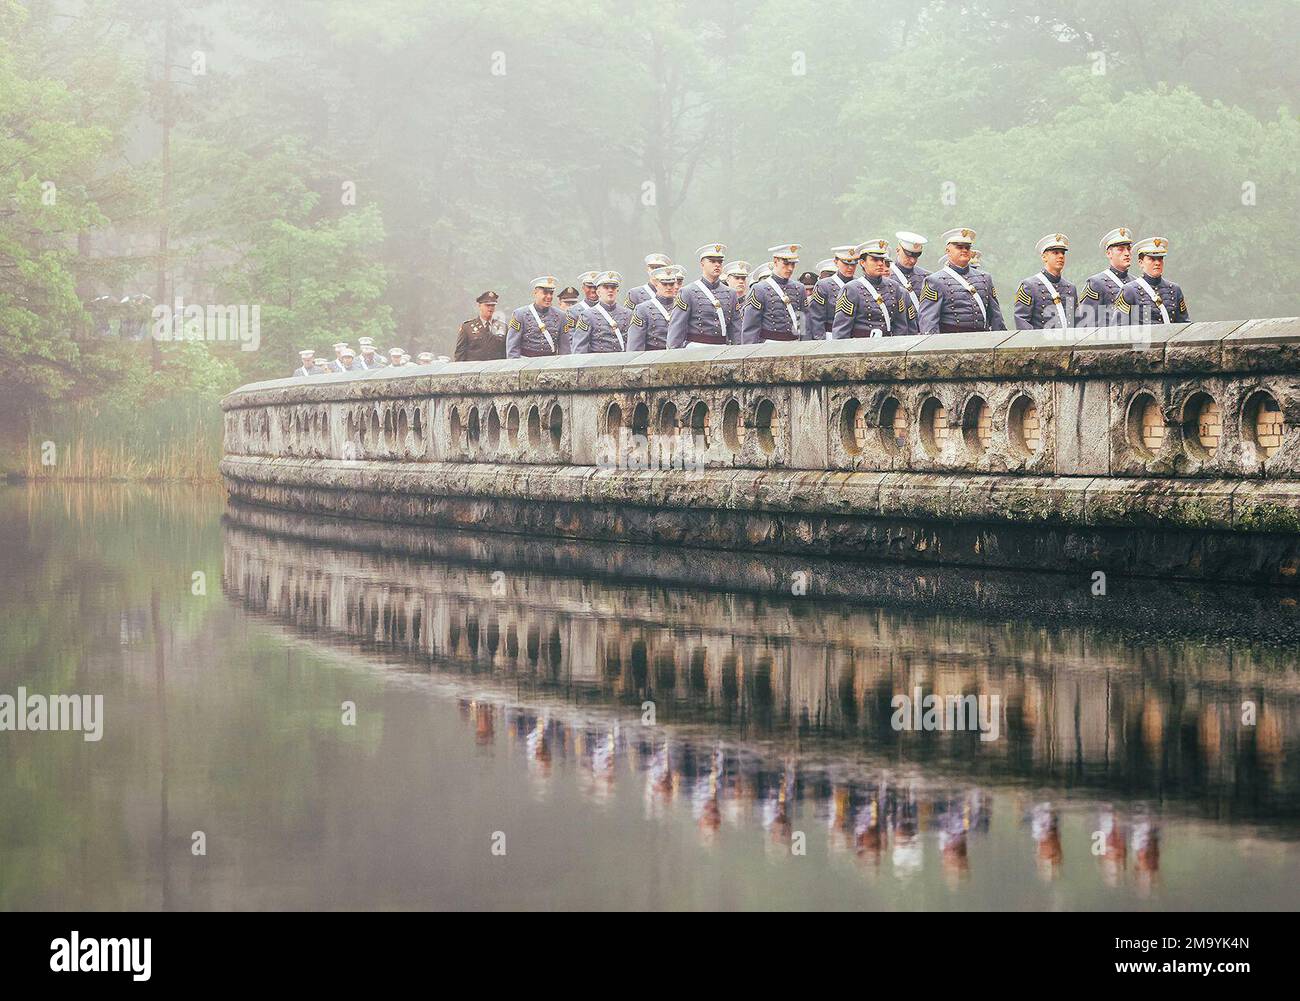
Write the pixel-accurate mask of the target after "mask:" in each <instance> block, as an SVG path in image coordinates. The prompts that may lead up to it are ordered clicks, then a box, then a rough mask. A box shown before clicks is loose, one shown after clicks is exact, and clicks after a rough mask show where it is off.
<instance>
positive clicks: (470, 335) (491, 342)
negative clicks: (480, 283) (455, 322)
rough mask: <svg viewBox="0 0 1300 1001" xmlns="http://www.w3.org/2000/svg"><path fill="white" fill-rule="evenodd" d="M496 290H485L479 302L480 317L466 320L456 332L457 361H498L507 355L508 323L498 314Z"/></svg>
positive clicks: (477, 300)
mask: <svg viewBox="0 0 1300 1001" xmlns="http://www.w3.org/2000/svg"><path fill="white" fill-rule="evenodd" d="M500 298H501V297H500V296H499V295H497V294H496V293H495V292H484V293H483V294H482V295H480V296H479V297H478V298H477V299H475V300H474V301H475V302H477V303H478V317H477V318H476V319H473V320H466V321H465V322H464V323H462V324H461V325H460V330H458V331H457V332H456V354H455V359H456V361H496V360H497V359H498V358H504V357H505V356H506V325H505V324H504V323H502V322H501V320H500V319H498V318H497V316H496V311H497V300H499V299H500Z"/></svg>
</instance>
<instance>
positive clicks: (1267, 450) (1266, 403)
mask: <svg viewBox="0 0 1300 1001" xmlns="http://www.w3.org/2000/svg"><path fill="white" fill-rule="evenodd" d="M1241 428H1242V432H1243V433H1244V434H1245V436H1246V440H1247V441H1250V442H1252V443H1253V444H1254V446H1255V451H1256V452H1258V453H1259V457H1260V458H1261V459H1267V458H1269V456H1271V455H1273V453H1275V452H1276V451H1277V450H1278V449H1279V448H1281V447H1282V437H1283V435H1284V434H1285V433H1286V424H1285V422H1284V421H1283V420H1282V407H1281V406H1280V405H1279V404H1278V402H1277V400H1276V399H1274V397H1273V394H1272V393H1269V392H1267V391H1265V390H1263V389H1260V390H1256V391H1255V392H1253V393H1251V394H1250V396H1249V397H1247V399H1246V405H1245V406H1244V407H1242V410H1241Z"/></svg>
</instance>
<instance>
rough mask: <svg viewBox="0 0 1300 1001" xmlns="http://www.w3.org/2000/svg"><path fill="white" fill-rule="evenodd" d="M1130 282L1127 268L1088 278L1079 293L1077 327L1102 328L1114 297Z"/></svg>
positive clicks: (1110, 269)
mask: <svg viewBox="0 0 1300 1001" xmlns="http://www.w3.org/2000/svg"><path fill="white" fill-rule="evenodd" d="M1132 280H1133V279H1131V278H1130V277H1129V273H1128V269H1127V268H1125V269H1124V270H1123V271H1116V270H1115V269H1114V268H1107V269H1106V270H1105V271H1098V272H1097V273H1096V274H1095V275H1093V276H1092V277H1090V278H1089V279H1088V280H1087V281H1086V282H1084V283H1083V288H1082V289H1081V290H1080V292H1079V318H1078V325H1079V326H1081V327H1104V326H1105V325H1106V321H1107V318H1108V317H1109V316H1110V315H1111V313H1112V312H1113V310H1112V309H1111V307H1112V306H1113V305H1115V297H1116V296H1117V295H1119V293H1120V289H1122V288H1123V287H1124V286H1125V285H1127V284H1128V283H1129V282H1130V281H1132Z"/></svg>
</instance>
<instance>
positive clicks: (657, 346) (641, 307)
mask: <svg viewBox="0 0 1300 1001" xmlns="http://www.w3.org/2000/svg"><path fill="white" fill-rule="evenodd" d="M655 301H657V302H658V303H659V306H662V307H663V308H664V313H667V314H668V318H667V319H665V318H664V314H663V313H661V312H659V306H656V305H655ZM655 301H652V300H650V299H647V300H646V301H645V302H642V303H639V304H638V305H637V307H636V309H634V310H632V329H631V330H629V331H628V333H627V349H628V350H629V351H659V350H662V349H663V348H666V347H668V322H669V320H671V319H672V317H673V310H674V309H676V307H675V306H674V305H673V300H672V299H664V298H663V297H662V296H655Z"/></svg>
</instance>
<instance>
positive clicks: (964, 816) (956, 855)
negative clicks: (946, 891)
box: [935, 803, 970, 886]
mask: <svg viewBox="0 0 1300 1001" xmlns="http://www.w3.org/2000/svg"><path fill="white" fill-rule="evenodd" d="M935 822H936V824H937V826H938V828H939V854H940V856H941V857H942V858H943V872H944V876H945V878H946V879H947V881H948V884H949V886H953V885H955V884H956V883H957V882H958V881H960V880H962V879H965V878H966V877H968V876H969V875H970V859H969V856H968V855H967V845H966V836H967V833H968V832H969V830H970V828H969V826H968V823H969V814H968V813H967V811H966V810H965V809H963V807H962V804H953V803H944V804H943V807H942V812H939V810H938V809H936V816H935Z"/></svg>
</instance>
